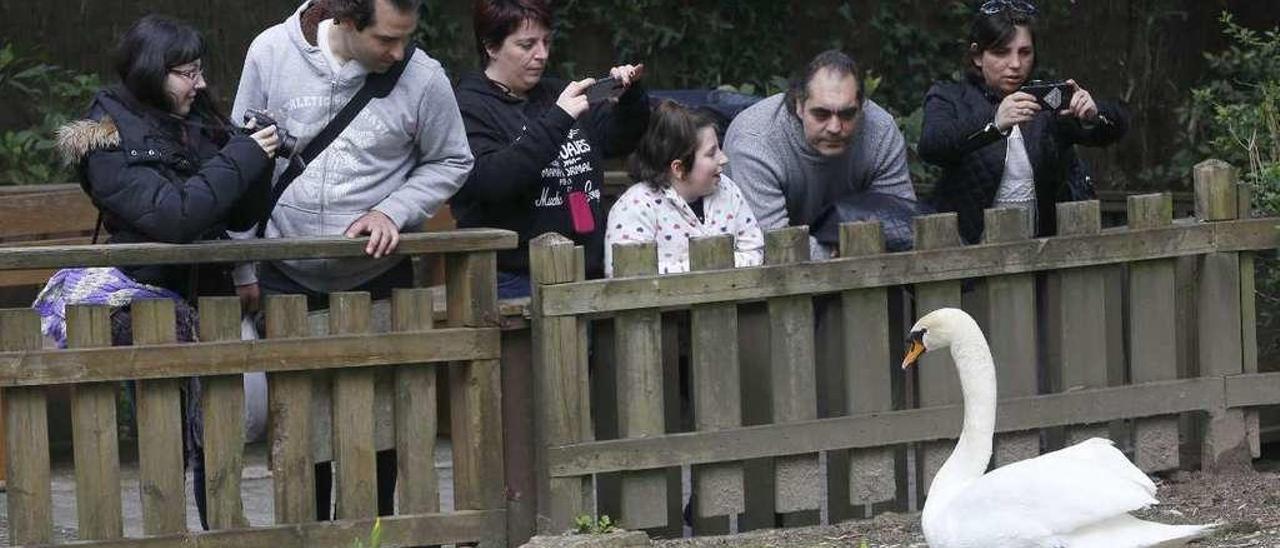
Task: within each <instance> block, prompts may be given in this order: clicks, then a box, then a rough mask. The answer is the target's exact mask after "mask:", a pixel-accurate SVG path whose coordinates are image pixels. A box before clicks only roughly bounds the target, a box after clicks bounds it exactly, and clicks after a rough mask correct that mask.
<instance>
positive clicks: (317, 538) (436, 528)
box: [93, 510, 506, 548]
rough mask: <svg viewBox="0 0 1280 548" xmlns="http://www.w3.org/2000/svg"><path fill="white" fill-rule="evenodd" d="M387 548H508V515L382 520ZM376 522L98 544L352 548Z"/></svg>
mask: <svg viewBox="0 0 1280 548" xmlns="http://www.w3.org/2000/svg"><path fill="white" fill-rule="evenodd" d="M379 519H380V521H381V523H382V544H383V545H384V546H421V545H433V544H434V545H439V544H466V543H474V542H479V545H480V546H481V547H482V548H491V547H492V548H498V547H503V546H506V535H505V534H504V532H503V523H504V521H505V520H506V512H505V511H502V510H488V511H460V512H454V513H450V514H429V515H419V516H396V517H382V518H379ZM373 525H374V520H372V519H363V520H352V521H340V522H320V523H305V524H297V525H278V526H273V527H255V528H252V529H237V530H231V531H210V532H206V533H184V534H178V535H167V536H159V537H147V538H140V539H128V540H119V541H113V542H102V543H95V544H93V546H101V547H104V548H108V547H116V548H169V547H171V546H183V547H190V548H245V547H246V546H270V547H271V548H348V547H350V546H353V545H355V543H356V541H362V542H368V539H369V534H370V532H371V531H372V530H373Z"/></svg>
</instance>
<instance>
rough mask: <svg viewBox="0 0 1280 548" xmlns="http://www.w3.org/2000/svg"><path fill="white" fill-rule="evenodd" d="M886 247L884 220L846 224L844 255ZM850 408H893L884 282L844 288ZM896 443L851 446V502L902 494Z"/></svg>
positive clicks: (864, 410)
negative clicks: (890, 444) (898, 483)
mask: <svg viewBox="0 0 1280 548" xmlns="http://www.w3.org/2000/svg"><path fill="white" fill-rule="evenodd" d="M880 253H884V232H883V230H882V229H881V227H880V223H877V222H870V223H848V224H845V225H843V226H841V227H840V256H841V257H857V256H862V255H876V254H880ZM840 298H841V305H842V314H843V317H842V323H843V326H844V327H843V330H844V333H843V337H842V339H843V341H844V351H843V358H842V362H843V364H844V367H845V373H844V382H845V385H846V388H845V411H846V413H847V414H849V415H862V414H867V413H878V412H883V411H892V410H893V378H892V377H891V375H892V374H893V372H894V367H893V357H892V355H891V354H890V351H889V336H890V333H889V291H888V289H886V288H883V287H878V288H873V289H855V290H852V291H845V292H844V293H843V294H841V297H840ZM896 477H897V474H896V468H895V463H894V449H893V448H892V447H885V448H876V449H861V450H853V451H850V452H849V504H856V505H873V504H877V503H882V502H889V501H892V500H893V499H894V497H896V495H897V479H896Z"/></svg>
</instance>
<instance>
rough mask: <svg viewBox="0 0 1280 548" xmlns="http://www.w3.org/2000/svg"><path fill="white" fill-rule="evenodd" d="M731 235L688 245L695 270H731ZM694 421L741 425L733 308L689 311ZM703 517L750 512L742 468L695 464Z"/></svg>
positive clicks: (713, 426) (715, 426)
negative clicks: (747, 509)
mask: <svg viewBox="0 0 1280 548" xmlns="http://www.w3.org/2000/svg"><path fill="white" fill-rule="evenodd" d="M733 264H734V263H733V237H732V236H729V235H724V236H716V237H712V238H694V239H692V240H691V241H690V242H689V267H690V268H691V269H692V270H721V269H728V268H733ZM689 332H690V336H691V340H690V349H689V353H690V358H689V372H690V373H689V374H690V376H691V377H692V379H691V381H692V392H693V417H694V422H695V425H696V427H697V429H698V430H700V431H707V430H720V429H724V428H734V427H738V426H742V369H741V365H740V364H739V362H738V308H737V306H735V305H732V304H711V305H704V306H695V307H694V308H693V310H692V311H690V313H689ZM692 479H693V489H694V496H695V498H696V500H697V502H698V504H697V508H695V511H696V514H697V515H698V516H700V517H709V516H730V515H737V514H740V513H742V512H744V511H746V499H745V493H744V491H743V484H742V480H743V478H742V465H741V464H719V465H710V466H696V467H694V468H693V471H692Z"/></svg>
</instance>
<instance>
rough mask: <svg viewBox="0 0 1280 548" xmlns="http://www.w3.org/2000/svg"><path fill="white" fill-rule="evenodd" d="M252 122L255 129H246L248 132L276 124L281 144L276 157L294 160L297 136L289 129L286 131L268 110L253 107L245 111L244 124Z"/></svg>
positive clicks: (296, 151) (296, 149) (296, 150)
mask: <svg viewBox="0 0 1280 548" xmlns="http://www.w3.org/2000/svg"><path fill="white" fill-rule="evenodd" d="M250 123H252V124H253V125H254V126H253V127H254V129H253V130H247V129H246V130H245V132H246V133H251V132H254V131H258V130H259V129H262V128H264V127H270V126H276V136H277V137H279V138H280V146H278V147H277V148H276V157H278V158H287V159H289V161H293V156H294V154H297V153H298V138H297V137H294V136H293V135H290V134H289V132H288V131H285V130H284V128H282V127H280V124H278V123H276V119H275V118H272V117H271V115H270V114H267V113H266V111H262V110H253V109H249V110H246V111H245V112H244V125H246V126H248V125H249V124H250Z"/></svg>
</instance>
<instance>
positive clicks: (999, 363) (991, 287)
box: [982, 208, 1040, 466]
mask: <svg viewBox="0 0 1280 548" xmlns="http://www.w3.org/2000/svg"><path fill="white" fill-rule="evenodd" d="M985 215H986V223H985V225H986V229H985V230H984V231H983V234H982V238H983V241H984V242H986V243H999V242H1016V241H1021V240H1026V239H1028V238H1030V237H1031V236H1032V234H1031V227H1030V225H1029V220H1028V217H1029V215H1028V213H1027V211H1025V210H1022V209H1016V208H1010V209H988V210H986V212H985ZM985 281H986V284H987V285H986V291H987V299H986V302H987V309H986V316H987V340H988V341H990V342H991V354H992V356H993V357H994V358H995V361H996V380H997V382H998V384H999V386H1000V397H1001V398H1017V397H1021V396H1034V395H1036V393H1037V391H1038V390H1037V387H1038V380H1037V379H1038V373H1037V367H1038V364H1037V340H1036V321H1037V320H1038V318H1039V316H1038V314H1037V312H1038V310H1037V308H1036V277H1035V274H1013V275H1009V276H992V277H990V278H987V279H986V280H985ZM995 445H996V446H995V461H996V466H1004V465H1006V464H1009V463H1011V462H1016V461H1020V460H1023V459H1028V458H1031V457H1034V456H1036V455H1038V454H1040V434H1039V432H1036V431H1030V432H1015V433H1011V434H1002V435H1000V436H998V437H997V438H996V444H995Z"/></svg>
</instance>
